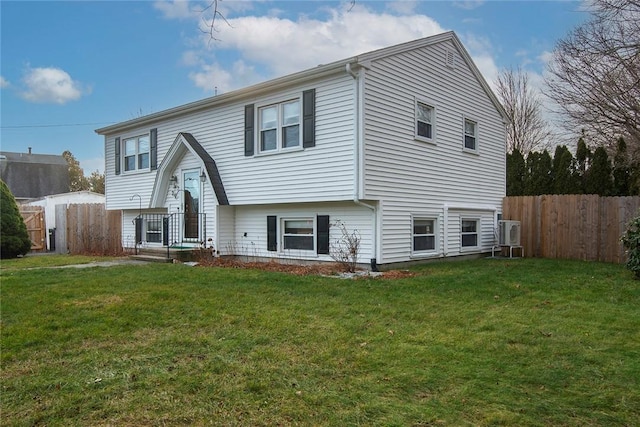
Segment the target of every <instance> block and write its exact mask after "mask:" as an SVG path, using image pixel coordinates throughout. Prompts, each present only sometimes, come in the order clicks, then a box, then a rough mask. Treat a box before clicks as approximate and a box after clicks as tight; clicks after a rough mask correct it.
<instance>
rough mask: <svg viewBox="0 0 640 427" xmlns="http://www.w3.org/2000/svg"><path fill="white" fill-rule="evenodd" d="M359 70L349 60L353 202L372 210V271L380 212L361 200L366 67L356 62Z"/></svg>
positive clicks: (373, 269) (376, 266)
mask: <svg viewBox="0 0 640 427" xmlns="http://www.w3.org/2000/svg"><path fill="white" fill-rule="evenodd" d="M356 66H357V67H358V69H359V71H358V72H355V71H354V70H353V69H352V68H351V63H349V62H347V65H346V67H345V68H346V72H347V73H348V74H349V75H350V76H351V77H353V80H354V84H355V100H354V108H353V110H354V123H355V130H354V131H355V135H354V144H353V203H355V204H356V205H358V206H362V207H365V208H367V209H370V210H371V213H372V226H371V260H370V266H371V271H378V262H377V259H378V257H377V252H378V242H377V236H378V212H377V210H376V207H375V206H373V205H370V204H368V203H364V202H362V201H361V200H360V193H361V188H360V186H361V184H362V182H361V175H362V174H363V170H362V169H363V164H362V159H363V158H364V96H363V94H364V79H363V78H362V76H361V74H360V73H363V74H364V70H365V68H364V67H363V66H362V65H360V64H357V63H356Z"/></svg>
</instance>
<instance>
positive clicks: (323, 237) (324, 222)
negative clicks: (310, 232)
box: [316, 215, 329, 255]
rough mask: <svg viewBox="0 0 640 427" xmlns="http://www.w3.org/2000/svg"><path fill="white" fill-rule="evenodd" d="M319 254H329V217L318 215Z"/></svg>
mask: <svg viewBox="0 0 640 427" xmlns="http://www.w3.org/2000/svg"><path fill="white" fill-rule="evenodd" d="M317 222H318V244H317V245H316V246H317V248H318V254H326V255H328V254H329V215H318V219H317Z"/></svg>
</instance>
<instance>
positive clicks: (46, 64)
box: [0, 0, 587, 175]
mask: <svg viewBox="0 0 640 427" xmlns="http://www.w3.org/2000/svg"><path fill="white" fill-rule="evenodd" d="M203 5H206V2H204V3H203V2H196V1H193V2H184V1H105V2H96V1H71V2H59V1H44V2H32V1H15V2H14V1H4V0H2V1H0V19H1V22H0V24H1V25H0V26H1V46H0V47H1V58H0V59H1V62H0V76H1V77H0V87H1V90H0V97H1V98H0V126H1V130H0V149H1V150H3V151H13V152H26V151H27V150H28V147H32V149H33V152H34V153H41V154H61V153H62V152H63V151H64V150H70V151H71V152H72V153H73V154H74V155H75V157H76V158H77V159H78V160H80V165H81V166H82V167H83V168H84V170H85V174H87V175H88V174H89V173H90V172H91V171H93V170H96V169H97V170H99V171H100V172H103V171H104V147H103V139H102V137H100V136H99V135H96V134H95V133H94V129H96V128H99V127H102V126H106V125H108V124H111V123H115V122H120V121H123V120H129V119H132V118H134V117H138V116H140V115H143V114H149V113H153V112H158V111H161V110H164V109H167V108H171V107H175V106H177V105H181V104H184V103H187V102H191V101H196V100H198V99H202V98H205V97H208V96H211V95H213V94H214V91H215V90H217V91H218V93H223V92H228V91H230V90H233V89H237V88H239V87H244V86H247V85H249V84H252V83H257V82H259V81H263V80H266V79H270V78H273V77H277V76H281V75H285V74H288V73H292V72H295V71H300V70H303V69H306V68H311V67H314V66H316V65H318V64H322V63H328V62H330V61H334V60H339V59H343V58H347V57H349V56H352V55H356V54H359V53H363V52H367V51H370V50H373V49H377V48H380V47H384V46H390V45H393V44H397V43H401V42H404V41H407V40H412V39H416V38H420V37H426V36H429V35H432V34H436V33H440V32H442V31H448V30H454V31H455V32H456V33H457V34H458V36H459V37H460V39H461V40H462V42H463V44H464V45H465V47H466V48H467V50H468V51H469V53H470V54H471V56H472V57H473V59H474V61H475V62H476V65H477V66H478V67H479V69H480V71H481V72H482V73H483V75H484V76H485V78H486V79H487V81H489V82H490V83H491V82H492V81H493V79H494V78H495V76H496V74H497V73H498V71H499V70H500V69H501V68H504V67H517V66H521V67H523V68H524V69H525V70H527V71H528V72H529V73H530V81H531V82H532V83H534V85H536V84H541V81H542V75H543V72H544V67H545V64H546V61H548V60H549V56H550V53H551V52H552V50H553V47H554V45H555V43H556V41H557V40H558V39H559V38H561V37H563V36H565V35H566V34H567V33H568V32H569V31H570V30H571V29H572V28H574V27H575V26H576V25H577V24H579V23H580V22H582V21H584V20H585V19H586V18H587V14H586V13H584V12H582V10H583V4H582V3H581V2H578V1H555V2H544V1H409V0H407V1H366V0H357V1H356V3H355V6H353V7H351V5H350V3H349V2H348V1H346V2H335V1H334V2H325V1H263V0H261V1H230V0H223V1H221V2H220V5H221V6H220V7H221V12H222V13H223V14H224V16H225V17H226V19H227V21H228V22H229V25H227V24H226V23H224V22H223V21H222V20H220V19H218V21H217V25H216V30H217V31H216V32H215V34H214V35H215V38H216V39H217V40H213V41H212V40H211V39H210V37H209V36H208V35H206V34H204V33H203V32H202V31H201V28H200V27H201V25H202V22H203V19H206V18H207V15H206V14H205V15H203V13H202V12H201V10H202V8H203Z"/></svg>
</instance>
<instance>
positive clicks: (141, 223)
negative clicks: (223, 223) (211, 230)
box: [133, 212, 207, 258]
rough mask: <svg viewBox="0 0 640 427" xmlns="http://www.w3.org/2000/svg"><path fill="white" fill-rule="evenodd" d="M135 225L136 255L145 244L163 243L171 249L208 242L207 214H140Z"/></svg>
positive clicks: (135, 220)
mask: <svg viewBox="0 0 640 427" xmlns="http://www.w3.org/2000/svg"><path fill="white" fill-rule="evenodd" d="M133 222H134V224H135V253H136V254H137V253H138V246H140V245H142V244H143V243H162V246H163V247H166V248H167V258H169V251H170V250H171V248H175V247H177V246H180V245H182V244H183V243H190V244H193V243H197V244H200V245H202V244H204V242H206V241H207V214H204V213H185V212H176V213H171V214H140V215H138V216H136V217H135V218H134V220H133Z"/></svg>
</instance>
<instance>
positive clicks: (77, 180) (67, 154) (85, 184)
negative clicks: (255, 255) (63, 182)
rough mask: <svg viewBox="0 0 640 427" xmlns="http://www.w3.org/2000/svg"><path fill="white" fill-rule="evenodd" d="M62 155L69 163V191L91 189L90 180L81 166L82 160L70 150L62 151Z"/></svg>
mask: <svg viewBox="0 0 640 427" xmlns="http://www.w3.org/2000/svg"><path fill="white" fill-rule="evenodd" d="M62 157H64V159H65V160H66V161H67V164H68V165H69V191H83V190H88V189H89V181H88V180H87V178H86V177H85V176H84V170H83V169H82V168H81V167H80V162H79V161H78V160H76V158H75V157H74V155H73V154H72V153H71V151H69V150H65V151H64V152H63V153H62Z"/></svg>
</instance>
